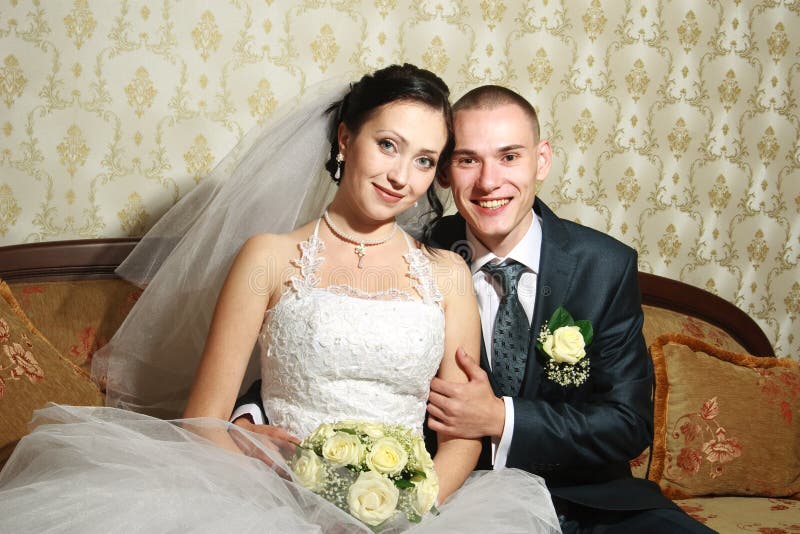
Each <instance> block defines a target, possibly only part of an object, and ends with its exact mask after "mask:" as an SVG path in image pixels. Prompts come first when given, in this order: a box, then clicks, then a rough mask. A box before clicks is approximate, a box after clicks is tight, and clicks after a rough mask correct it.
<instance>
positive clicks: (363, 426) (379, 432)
mask: <svg viewBox="0 0 800 534" xmlns="http://www.w3.org/2000/svg"><path fill="white" fill-rule="evenodd" d="M357 430H358V431H359V432H361V433H362V434H366V435H367V436H369V437H371V438H372V439H378V438H382V437H383V436H384V435H385V433H384V431H383V425H381V424H380V423H371V422H366V423H360V424H359V425H358V427H357Z"/></svg>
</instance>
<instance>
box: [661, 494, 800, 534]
mask: <svg viewBox="0 0 800 534" xmlns="http://www.w3.org/2000/svg"><path fill="white" fill-rule="evenodd" d="M675 502H676V504H677V505H678V506H680V507H681V508H683V510H684V511H685V512H686V513H687V514H689V515H690V516H692V517H693V518H695V519H696V520H698V521H700V522H701V523H703V524H704V525H706V526H707V527H709V528H711V529H714V530H716V531H717V532H755V533H758V534H790V533H794V534H796V533H800V501H797V500H790V499H768V498H763V497H699V498H692V499H681V500H678V501H675Z"/></svg>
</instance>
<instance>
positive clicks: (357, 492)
mask: <svg viewBox="0 0 800 534" xmlns="http://www.w3.org/2000/svg"><path fill="white" fill-rule="evenodd" d="M399 497H400V490H399V489H397V486H395V485H394V483H393V482H392V481H391V480H389V479H388V478H386V477H385V476H383V475H380V474H378V473H376V472H375V471H365V472H363V473H361V474H360V475H358V478H357V479H356V481H355V482H353V484H352V485H351V486H350V489H349V490H348V492H347V506H348V507H349V509H350V513H351V514H353V516H354V517H356V518H357V519H360V520H361V521H363V522H364V523H366V524H367V525H370V526H372V527H374V526H376V525H380V524H381V523H383V522H384V521H386V520H387V519H389V518H390V517H392V515H394V512H395V510H396V509H397V500H398V499H399Z"/></svg>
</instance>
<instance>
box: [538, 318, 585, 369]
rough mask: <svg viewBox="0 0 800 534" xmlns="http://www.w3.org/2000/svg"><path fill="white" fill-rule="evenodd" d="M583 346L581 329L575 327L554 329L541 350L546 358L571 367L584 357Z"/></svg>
mask: <svg viewBox="0 0 800 534" xmlns="http://www.w3.org/2000/svg"><path fill="white" fill-rule="evenodd" d="M585 346H586V344H585V343H584V342H583V336H582V335H581V329H580V328H578V327H577V326H562V327H561V328H556V331H555V332H553V334H552V335H549V336H547V337H546V338H545V340H544V341H543V342H542V349H544V351H545V352H546V353H547V355H548V356H550V357H551V358H553V359H554V360H555V361H557V362H559V363H568V364H571V365H574V364H576V363H578V361H579V360H580V359H581V358H583V357H584V356H586V351H585V350H584V347H585Z"/></svg>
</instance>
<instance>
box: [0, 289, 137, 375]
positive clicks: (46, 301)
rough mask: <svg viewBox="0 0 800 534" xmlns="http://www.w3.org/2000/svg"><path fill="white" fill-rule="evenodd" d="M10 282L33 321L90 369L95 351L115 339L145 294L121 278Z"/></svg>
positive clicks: (78, 363)
mask: <svg viewBox="0 0 800 534" xmlns="http://www.w3.org/2000/svg"><path fill="white" fill-rule="evenodd" d="M9 285H10V287H11V291H12V292H13V293H14V296H15V297H16V298H17V302H19V305H20V306H21V307H22V309H23V310H24V311H25V314H26V315H27V316H28V317H29V318H30V320H31V321H32V322H33V324H35V325H36V326H37V328H39V330H40V331H41V332H42V333H43V334H44V335H45V336H46V337H47V339H48V340H49V341H50V342H51V343H52V344H53V346H55V347H56V349H58V351H59V352H60V353H61V354H63V355H64V356H66V357H67V358H69V360H70V361H72V362H73V363H75V364H77V365H79V366H80V367H82V368H83V369H84V370H85V371H87V372H89V371H90V368H91V364H92V354H94V352H95V351H96V350H97V349H99V348H100V347H102V346H103V345H105V344H106V343H107V342H108V340H109V339H111V336H113V335H114V332H116V331H117V328H119V325H120V324H122V321H123V320H124V319H125V316H126V315H128V312H130V310H131V308H132V307H133V305H134V303H135V302H136V300H137V299H138V298H139V295H140V294H141V290H140V289H139V288H137V287H135V286H133V285H132V284H129V283H128V282H125V281H124V280H118V279H115V280H80V281H76V282H39V283H35V284H32V283H25V284H9Z"/></svg>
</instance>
